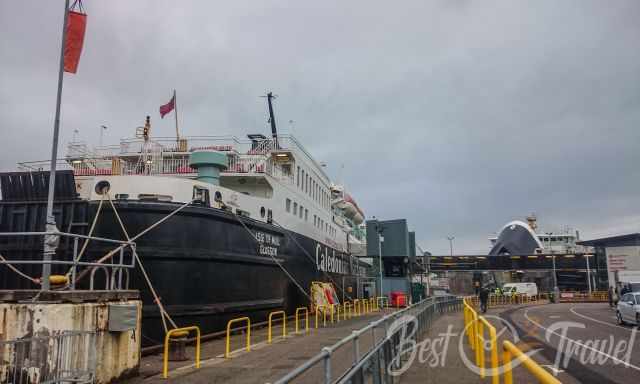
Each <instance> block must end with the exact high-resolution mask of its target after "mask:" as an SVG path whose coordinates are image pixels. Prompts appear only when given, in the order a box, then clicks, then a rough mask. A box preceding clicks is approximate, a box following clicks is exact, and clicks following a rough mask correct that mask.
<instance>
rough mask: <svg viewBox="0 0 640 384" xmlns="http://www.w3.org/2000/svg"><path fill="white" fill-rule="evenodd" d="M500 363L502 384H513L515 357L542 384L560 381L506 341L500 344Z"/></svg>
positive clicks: (557, 383)
mask: <svg viewBox="0 0 640 384" xmlns="http://www.w3.org/2000/svg"><path fill="white" fill-rule="evenodd" d="M502 348H503V352H502V362H503V364H504V384H513V367H512V366H511V360H512V357H515V358H516V359H517V360H518V361H520V362H521V363H522V365H523V366H524V367H525V368H526V369H527V370H528V371H529V373H531V374H532V375H533V376H535V377H536V379H538V381H539V382H541V383H543V384H561V382H560V380H558V379H556V378H555V377H553V375H552V374H550V373H549V372H547V371H545V370H544V368H542V367H541V366H540V365H538V363H536V362H535V361H533V360H532V359H531V358H530V357H529V356H527V355H526V354H525V353H524V352H522V351H521V350H520V349H519V348H518V347H516V346H515V345H514V344H513V343H511V342H510V341H508V340H505V341H503V342H502Z"/></svg>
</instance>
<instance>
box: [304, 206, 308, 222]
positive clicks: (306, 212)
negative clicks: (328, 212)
mask: <svg viewBox="0 0 640 384" xmlns="http://www.w3.org/2000/svg"><path fill="white" fill-rule="evenodd" d="M304 221H309V210H308V209H306V208H305V209H304Z"/></svg>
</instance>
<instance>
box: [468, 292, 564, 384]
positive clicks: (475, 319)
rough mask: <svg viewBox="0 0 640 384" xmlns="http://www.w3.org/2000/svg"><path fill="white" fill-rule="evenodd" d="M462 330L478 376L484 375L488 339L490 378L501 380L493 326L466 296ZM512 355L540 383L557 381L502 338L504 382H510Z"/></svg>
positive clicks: (511, 380)
mask: <svg viewBox="0 0 640 384" xmlns="http://www.w3.org/2000/svg"><path fill="white" fill-rule="evenodd" d="M463 315H464V332H465V333H466V334H467V342H468V343H469V347H470V348H471V350H473V351H474V352H475V360H476V366H477V367H478V368H479V373H480V377H481V378H484V377H485V376H486V369H485V362H486V360H485V358H486V356H485V353H486V352H485V351H486V348H485V346H486V342H487V341H488V342H489V351H490V359H491V372H490V375H491V381H492V384H499V383H500V371H499V367H498V365H499V360H498V359H499V356H498V340H497V335H496V328H495V327H494V326H493V325H491V324H490V323H489V322H488V321H487V319H485V318H484V317H483V316H479V315H478V312H476V310H475V309H474V307H473V300H471V298H465V299H464V300H463ZM485 329H486V330H488V337H485ZM512 356H515V357H516V358H517V359H518V360H519V361H521V362H522V364H523V365H524V366H525V368H527V370H528V371H529V372H531V373H532V374H533V375H534V376H535V377H536V378H537V379H538V380H539V381H540V382H541V383H543V384H560V381H558V380H557V379H556V378H555V377H553V376H552V375H551V374H550V373H548V372H547V371H545V370H544V369H543V368H541V367H540V366H539V365H538V364H537V363H536V362H535V361H533V360H532V359H531V358H530V357H529V356H527V355H526V354H524V353H523V352H522V351H520V349H518V348H517V347H516V346H515V345H513V344H512V343H511V342H509V341H507V340H505V341H504V342H503V354H502V363H503V364H504V384H513V377H512V369H513V367H512V366H511V360H512Z"/></svg>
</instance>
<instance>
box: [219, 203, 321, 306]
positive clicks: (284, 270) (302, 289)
mask: <svg viewBox="0 0 640 384" xmlns="http://www.w3.org/2000/svg"><path fill="white" fill-rule="evenodd" d="M231 214H232V215H233V216H235V218H236V219H238V221H239V222H240V224H242V226H243V227H244V229H246V230H247V232H249V234H250V235H251V237H252V238H253V239H254V240H255V241H256V243H258V244H260V241H259V240H258V238H257V237H256V236H255V235H254V234H253V232H251V230H250V229H249V228H248V227H247V225H246V224H245V223H244V222H243V221H242V220H241V219H240V216H238V215H237V214H235V213H233V212H231ZM267 253H268V254H269V256H270V257H271V259H272V260H273V262H274V263H276V264H277V265H278V267H280V269H281V270H282V272H284V273H285V275H287V277H289V279H290V280H291V281H293V283H294V284H295V285H296V286H297V287H298V289H299V290H300V291H302V293H304V295H305V296H307V298H308V299H309V301H311V300H312V299H311V296H310V295H309V294H308V293H307V291H305V290H304V288H302V286H301V285H300V284H299V283H298V281H297V280H296V279H295V278H294V277H293V276H291V274H290V273H289V271H287V270H286V269H285V267H283V266H282V264H280V262H279V261H278V260H277V259H276V258H275V257H274V256H273V255H272V254H270V253H269V252H267Z"/></svg>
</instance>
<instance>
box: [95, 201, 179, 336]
mask: <svg viewBox="0 0 640 384" xmlns="http://www.w3.org/2000/svg"><path fill="white" fill-rule="evenodd" d="M106 195H107V198H108V199H109V204H111V208H112V209H113V213H114V214H115V215H116V218H117V219H118V223H119V224H120V228H121V229H122V232H123V233H124V235H125V237H126V238H127V241H131V238H130V237H129V233H128V232H127V229H126V228H125V227H124V224H123V223H122V219H120V215H119V214H118V210H117V209H116V206H115V204H113V200H111V196H110V195H109V193H108V192H107V193H106ZM131 251H132V252H133V255H134V257H135V258H136V260H137V261H138V266H139V267H140V271H142V276H144V279H145V280H146V282H147V285H148V286H149V290H150V291H151V294H152V295H153V299H154V301H155V303H156V304H157V305H158V308H159V309H160V317H161V318H162V325H163V327H164V332H165V333H166V332H167V331H168V329H167V323H166V320H165V316H166V317H167V319H168V320H169V322H170V323H171V325H173V328H178V326H177V325H176V323H175V322H174V321H173V319H172V318H171V316H169V314H168V313H167V311H166V310H165V309H164V305H162V302H161V301H160V297H159V296H158V294H157V293H156V290H155V289H154V288H153V284H152V283H151V279H150V278H149V275H148V274H147V271H146V270H145V269H144V265H142V260H140V257H139V256H138V252H136V250H135V248H132V249H131Z"/></svg>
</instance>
